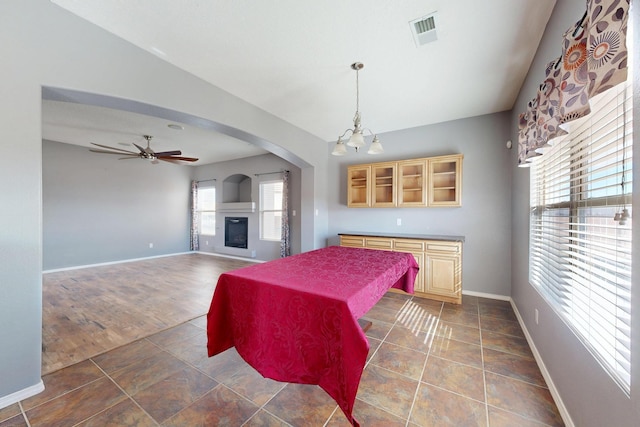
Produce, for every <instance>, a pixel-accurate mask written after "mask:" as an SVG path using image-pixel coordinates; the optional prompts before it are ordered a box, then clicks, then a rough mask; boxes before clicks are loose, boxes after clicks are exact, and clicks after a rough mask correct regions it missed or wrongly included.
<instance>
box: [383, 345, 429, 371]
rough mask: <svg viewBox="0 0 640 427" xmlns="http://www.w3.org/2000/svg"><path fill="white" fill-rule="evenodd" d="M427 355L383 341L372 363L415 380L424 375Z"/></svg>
mask: <svg viewBox="0 0 640 427" xmlns="http://www.w3.org/2000/svg"><path fill="white" fill-rule="evenodd" d="M426 359H427V355H426V354H425V353H423V352H419V351H416V350H410V349H408V348H405V347H400V346H397V345H395V344H391V343H382V345H381V346H380V349H379V350H378V352H377V353H376V354H375V356H374V357H373V358H372V359H371V363H372V364H374V365H377V366H380V367H381V368H385V369H388V370H390V371H393V372H396V373H398V374H401V375H404V376H406V377H409V378H413V379H415V380H419V379H420V376H421V375H422V368H423V367H424V362H425V360H426Z"/></svg>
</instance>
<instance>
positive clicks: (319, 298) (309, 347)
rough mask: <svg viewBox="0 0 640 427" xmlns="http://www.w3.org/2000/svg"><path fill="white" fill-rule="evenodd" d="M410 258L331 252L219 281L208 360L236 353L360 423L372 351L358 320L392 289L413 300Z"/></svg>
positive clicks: (340, 249)
mask: <svg viewBox="0 0 640 427" xmlns="http://www.w3.org/2000/svg"><path fill="white" fill-rule="evenodd" d="M417 271H418V265H417V263H416V261H415V259H414V257H413V256H412V255H411V254H408V253H403V252H391V251H376V250H371V249H364V248H349V247H341V246H330V247H327V248H324V249H317V250H314V251H310V252H304V253H301V254H298V255H293V256H290V257H287V258H282V259H278V260H274V261H269V262H266V263H262V264H256V265H252V266H249V267H245V268H241V269H238V270H234V271H231V272H228V273H224V274H222V275H220V277H219V279H218V283H217V285H216V288H215V292H214V295H213V299H212V301H211V307H210V309H209V313H208V315H207V336H208V343H207V347H208V354H209V356H213V355H216V354H218V353H221V352H223V351H225V350H227V349H228V348H230V347H233V346H235V347H236V350H237V351H238V353H239V354H240V355H241V356H242V358H243V359H244V360H245V361H246V362H247V363H249V364H250V365H251V366H253V367H254V368H255V369H256V370H257V371H258V372H260V373H261V374H262V375H263V376H264V377H266V378H271V379H274V380H277V381H284V382H292V383H301V384H317V385H319V386H320V387H322V388H323V389H324V390H325V391H326V392H327V393H328V394H329V395H330V396H331V397H332V398H333V399H335V401H336V402H337V403H338V405H339V406H340V408H341V409H342V411H343V412H344V413H345V415H346V416H347V418H348V419H349V421H350V422H351V423H352V424H354V425H357V422H356V421H355V419H354V418H353V415H352V411H353V404H354V402H355V398H356V393H357V391H358V385H359V383H360V377H361V375H362V371H363V369H364V365H365V362H366V358H367V353H368V351H369V343H368V341H367V338H366V336H365V335H364V332H363V331H362V329H361V327H360V325H359V324H358V318H359V317H361V316H362V315H363V314H365V313H366V312H367V311H369V310H370V309H371V307H373V306H374V305H375V304H376V303H377V302H378V301H379V300H380V298H382V296H383V295H384V294H385V293H386V292H387V291H388V290H389V288H391V287H393V288H398V289H402V290H404V291H406V292H409V293H413V284H414V281H415V277H416V274H417Z"/></svg>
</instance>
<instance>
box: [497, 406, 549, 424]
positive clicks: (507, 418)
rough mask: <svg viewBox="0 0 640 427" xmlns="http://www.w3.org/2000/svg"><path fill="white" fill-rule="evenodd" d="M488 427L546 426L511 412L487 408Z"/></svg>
mask: <svg viewBox="0 0 640 427" xmlns="http://www.w3.org/2000/svg"><path fill="white" fill-rule="evenodd" d="M489 425H490V426H491V427H514V426H518V427H543V426H546V424H542V423H539V422H537V421H534V420H528V419H526V418H523V417H521V416H519V415H516V414H512V413H511V412H506V411H502V410H500V409H498V408H494V407H493V406H489Z"/></svg>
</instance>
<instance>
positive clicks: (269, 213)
mask: <svg viewBox="0 0 640 427" xmlns="http://www.w3.org/2000/svg"><path fill="white" fill-rule="evenodd" d="M281 237H282V180H278V181H265V182H261V183H260V239H262V240H278V241H279V240H280V239H281Z"/></svg>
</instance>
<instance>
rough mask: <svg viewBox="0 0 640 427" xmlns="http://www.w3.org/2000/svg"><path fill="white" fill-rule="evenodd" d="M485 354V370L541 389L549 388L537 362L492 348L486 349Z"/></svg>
mask: <svg viewBox="0 0 640 427" xmlns="http://www.w3.org/2000/svg"><path fill="white" fill-rule="evenodd" d="M483 354H484V369H485V370H487V371H490V372H493V373H496V374H500V375H504V376H506V377H510V378H514V379H516V380H520V381H525V382H528V383H531V384H534V385H538V386H541V387H546V386H547V384H546V382H545V380H544V378H543V376H542V374H541V373H540V368H538V364H537V363H536V361H535V360H533V359H530V358H528V357H522V356H518V355H515V354H512V353H504V352H502V351H496V350H492V349H490V348H484V349H483Z"/></svg>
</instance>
